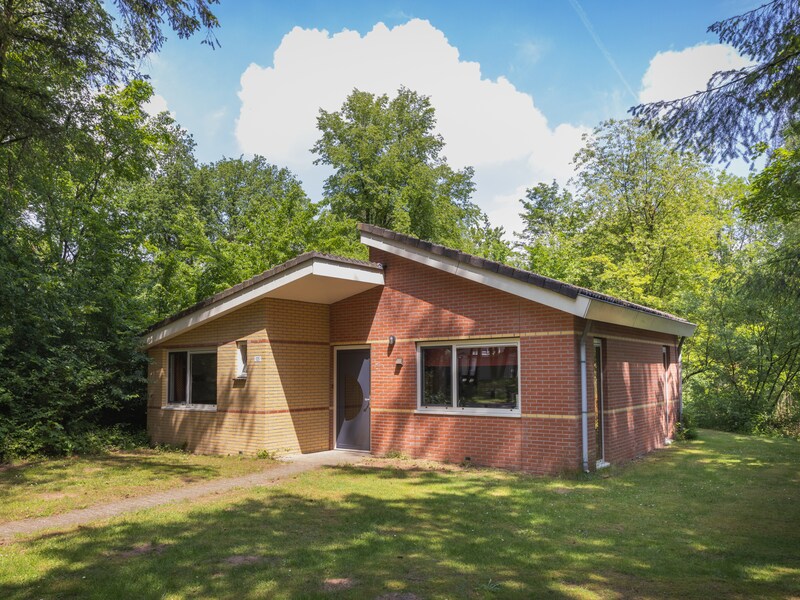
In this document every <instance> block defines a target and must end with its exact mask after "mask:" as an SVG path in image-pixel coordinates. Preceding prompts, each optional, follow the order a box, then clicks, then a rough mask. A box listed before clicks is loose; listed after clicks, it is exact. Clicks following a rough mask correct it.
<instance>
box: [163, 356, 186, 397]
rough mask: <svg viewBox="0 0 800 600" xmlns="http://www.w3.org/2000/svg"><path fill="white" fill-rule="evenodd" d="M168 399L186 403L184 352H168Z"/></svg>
mask: <svg viewBox="0 0 800 600" xmlns="http://www.w3.org/2000/svg"><path fill="white" fill-rule="evenodd" d="M167 379H168V383H169V394H168V396H167V397H168V401H169V402H170V403H175V404H185V403H186V352H170V353H169V372H168V373H167Z"/></svg>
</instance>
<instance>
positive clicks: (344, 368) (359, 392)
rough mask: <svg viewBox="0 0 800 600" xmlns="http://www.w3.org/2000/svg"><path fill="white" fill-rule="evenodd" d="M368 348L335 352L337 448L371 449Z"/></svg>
mask: <svg viewBox="0 0 800 600" xmlns="http://www.w3.org/2000/svg"><path fill="white" fill-rule="evenodd" d="M369 383H370V382H369V349H368V348H363V349H361V348H359V349H357V350H337V351H336V447H337V448H348V449H350V450H369Z"/></svg>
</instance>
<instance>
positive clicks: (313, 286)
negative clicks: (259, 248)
mask: <svg viewBox="0 0 800 600" xmlns="http://www.w3.org/2000/svg"><path fill="white" fill-rule="evenodd" d="M382 285H383V271H382V270H381V269H380V268H378V267H377V266H370V265H367V264H365V265H358V264H350V263H343V262H339V261H336V260H332V259H328V258H322V257H312V258H309V259H308V260H306V261H304V262H301V263H300V264H297V265H295V266H293V267H292V268H290V269H286V270H284V271H281V272H280V273H277V274H275V275H274V276H272V277H269V278H267V279H264V280H262V281H259V282H258V283H255V284H254V285H252V286H248V287H246V288H244V289H242V290H240V291H238V292H236V293H234V294H231V295H229V296H227V297H225V298H223V299H221V300H218V301H216V302H212V303H211V304H209V305H208V306H204V307H203V308H201V309H198V310H196V311H193V312H191V313H190V314H187V315H185V316H183V317H180V318H178V319H175V320H174V321H171V322H168V323H166V324H164V325H162V326H160V327H157V328H155V329H153V330H152V331H148V332H147V333H146V334H145V335H144V347H145V348H150V347H152V346H155V345H157V344H161V343H163V342H165V341H167V340H169V339H170V338H173V337H175V336H177V335H180V334H182V333H185V332H187V331H189V330H191V329H194V328H195V327H198V326H199V325H202V324H204V323H207V322H208V321H211V320H214V319H217V318H219V317H221V316H223V315H226V314H228V313H230V312H232V311H233V310H236V309H238V308H241V307H243V306H246V305H248V304H251V303H253V302H256V301H258V300H262V299H264V298H280V299H283V300H297V301H300V302H313V303H315V304H333V303H334V302H338V301H339V300H344V299H345V298H349V297H350V296H354V295H356V294H360V293H361V292H365V291H367V290H369V289H371V288H374V287H376V286H382Z"/></svg>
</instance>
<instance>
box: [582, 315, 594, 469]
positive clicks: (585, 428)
mask: <svg viewBox="0 0 800 600" xmlns="http://www.w3.org/2000/svg"><path fill="white" fill-rule="evenodd" d="M591 328H592V322H591V321H590V320H588V319H587V320H586V326H585V327H584V328H583V333H582V334H581V341H580V355H581V360H580V369H581V450H582V458H583V470H584V472H585V473H588V472H589V417H588V411H589V400H588V398H587V395H588V393H587V385H586V336H587V335H588V334H589V330H590V329H591Z"/></svg>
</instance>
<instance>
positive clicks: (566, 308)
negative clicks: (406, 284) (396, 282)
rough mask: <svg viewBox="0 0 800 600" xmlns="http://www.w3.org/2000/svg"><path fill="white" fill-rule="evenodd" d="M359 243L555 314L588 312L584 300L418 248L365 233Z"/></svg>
mask: <svg viewBox="0 0 800 600" xmlns="http://www.w3.org/2000/svg"><path fill="white" fill-rule="evenodd" d="M361 242H362V243H363V244H366V245H367V246H372V247H373V248H377V249H378V250H384V251H385V252H389V253H391V254H395V255H397V256H400V257H401V258H407V259H409V260H413V261H415V262H418V263H420V264H423V265H426V266H429V267H433V268H434V269H439V270H440V271H445V272H447V273H452V274H453V275H458V276H459V277H463V278H464V279H469V280H470V281H474V282H476V283H481V284H483V285H488V286H489V287H492V288H495V289H498V290H502V291H504V292H507V293H509V294H513V295H515V296H520V297H521V298H525V299H526V300H532V301H533V302H538V303H539V304H544V305H545V306H551V307H553V308H555V309H557V310H560V311H563V312H566V313H569V314H571V315H575V316H577V317H584V316H585V315H586V311H587V310H588V309H589V304H590V301H589V299H588V298H586V297H584V296H580V295H578V297H577V298H569V297H568V296H564V295H563V294H559V293H557V292H554V291H552V290H548V289H545V288H541V287H539V286H537V285H531V284H529V283H525V282H524V281H518V280H517V279H513V278H511V277H506V276H504V275H499V274H497V273H492V272H491V271H487V270H486V269H479V268H477V267H473V266H472V265H468V264H465V263H461V262H458V261H457V260H454V259H452V258H448V257H446V256H439V255H438V254H433V253H431V252H427V251H425V250H420V249H418V248H410V247H409V246H407V245H406V244H402V243H398V242H395V241H394V240H387V239H386V238H383V237H379V236H375V235H371V234H369V233H367V232H362V233H361Z"/></svg>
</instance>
